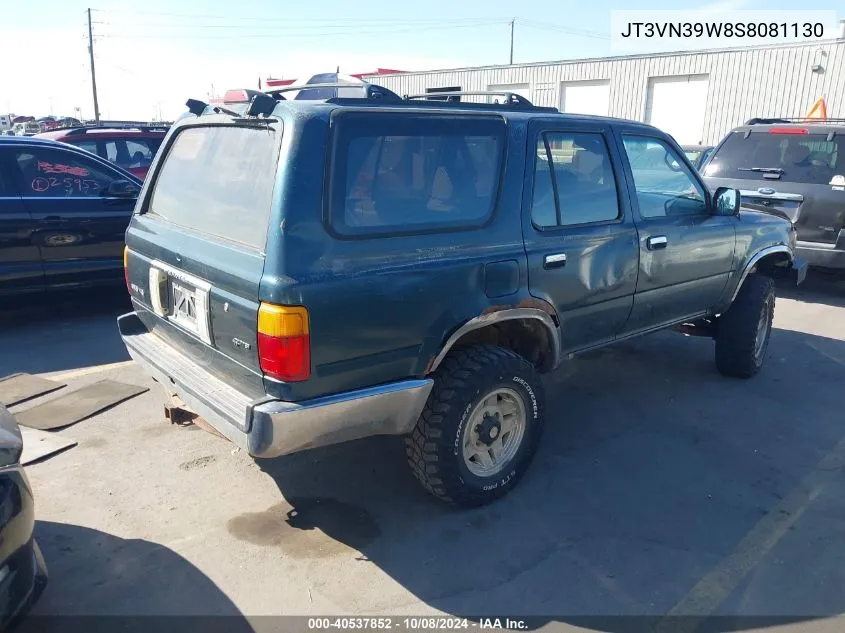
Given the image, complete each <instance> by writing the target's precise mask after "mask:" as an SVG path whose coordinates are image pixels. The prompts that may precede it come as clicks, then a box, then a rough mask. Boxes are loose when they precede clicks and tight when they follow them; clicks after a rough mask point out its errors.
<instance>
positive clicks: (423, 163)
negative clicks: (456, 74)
mask: <svg viewBox="0 0 845 633" xmlns="http://www.w3.org/2000/svg"><path fill="white" fill-rule="evenodd" d="M336 130H337V131H336V134H335V140H334V149H333V153H332V167H331V174H332V184H331V200H330V220H331V224H332V227H333V228H334V229H335V230H336V231H337V232H338V233H341V234H347V235H373V234H397V233H409V232H410V233H413V232H419V231H430V230H435V231H443V230H446V231H448V230H455V229H460V228H467V227H473V226H480V225H482V224H484V223H485V222H486V220H487V219H488V218H489V217H490V215H491V213H492V212H493V207H494V205H495V201H496V193H497V191H498V187H499V173H500V171H501V164H502V156H503V151H504V145H505V132H506V127H505V122H504V120H503V119H501V118H500V117H472V118H469V117H455V116H425V115H406V114H397V115H386V114H384V113H381V114H379V115H378V116H373V115H371V114H367V113H351V112H347V113H343V114H342V115H340V116H338V118H337V126H336Z"/></svg>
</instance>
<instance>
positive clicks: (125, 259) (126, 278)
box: [123, 246, 132, 294]
mask: <svg viewBox="0 0 845 633" xmlns="http://www.w3.org/2000/svg"><path fill="white" fill-rule="evenodd" d="M128 263H129V247H128V246H124V247H123V280H124V281H125V282H126V290H128V291H129V294H132V288H131V287H130V286H129V266H128Z"/></svg>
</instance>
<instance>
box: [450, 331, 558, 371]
mask: <svg viewBox="0 0 845 633" xmlns="http://www.w3.org/2000/svg"><path fill="white" fill-rule="evenodd" d="M472 345H496V346H498V347H504V348H507V349H509V350H512V351H514V352H516V353H517V354H519V355H520V356H522V357H523V358H525V359H526V360H527V361H528V362H530V363H532V364H533V365H534V367H535V368H536V369H537V371H540V372H546V371H551V370H552V369H553V368H554V367H553V365H554V353H553V351H552V345H553V340H552V337H551V335H550V334H549V331H548V329H547V328H546V326H545V325H543V323H542V322H541V321H539V320H537V319H509V320H506V321H499V322H498V323H493V324H491V325H487V326H485V327H482V328H479V329H477V330H472V331H471V332H467V333H466V334H464V335H463V336H462V337H461V338H460V339H458V341H457V342H456V343H455V345H454V347H453V348H454V349H457V348H460V347H469V346H472Z"/></svg>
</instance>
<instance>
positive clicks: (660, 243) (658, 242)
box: [645, 235, 669, 251]
mask: <svg viewBox="0 0 845 633" xmlns="http://www.w3.org/2000/svg"><path fill="white" fill-rule="evenodd" d="M668 243H669V240H668V239H666V236H665V235H655V236H654V237H650V238H648V239H647V240H646V241H645V244H646V246H648V250H650V251H657V250H660V249H661V248H666V245H667V244H668Z"/></svg>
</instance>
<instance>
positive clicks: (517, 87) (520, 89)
mask: <svg viewBox="0 0 845 633" xmlns="http://www.w3.org/2000/svg"><path fill="white" fill-rule="evenodd" d="M487 90H489V91H490V92H496V91H499V90H502V91H504V92H512V93H514V94H517V95H519V96H520V97H525V98H526V99H528V100H529V101H531V90H530V89H529V88H528V84H494V85H492V86H488V87H487ZM495 100H496V97H493V96H491V97H490V98H489V101H490V103H493V102H494V101H495ZM500 100H501V98H500Z"/></svg>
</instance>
